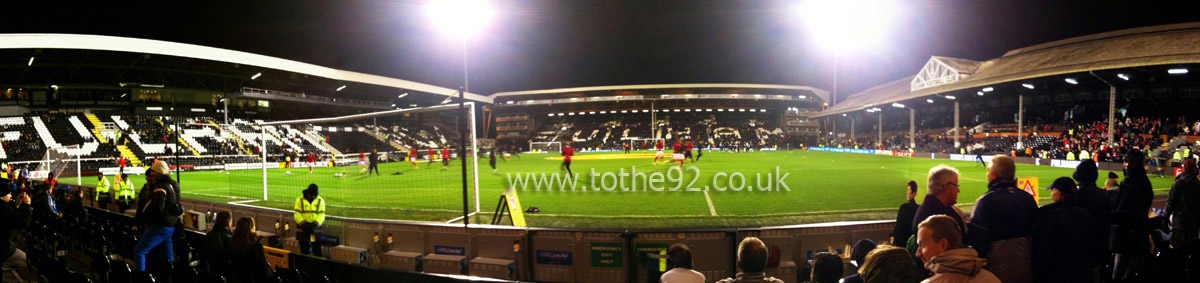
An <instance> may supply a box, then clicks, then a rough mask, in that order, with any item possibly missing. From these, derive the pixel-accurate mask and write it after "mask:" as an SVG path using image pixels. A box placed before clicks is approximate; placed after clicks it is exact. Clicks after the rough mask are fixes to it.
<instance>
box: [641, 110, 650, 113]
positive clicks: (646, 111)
mask: <svg viewBox="0 0 1200 283" xmlns="http://www.w3.org/2000/svg"><path fill="white" fill-rule="evenodd" d="M642 113H650V109H642Z"/></svg>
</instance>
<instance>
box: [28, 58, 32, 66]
mask: <svg viewBox="0 0 1200 283" xmlns="http://www.w3.org/2000/svg"><path fill="white" fill-rule="evenodd" d="M26 66H33V57H29V64H26Z"/></svg>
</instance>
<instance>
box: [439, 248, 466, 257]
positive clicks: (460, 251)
mask: <svg viewBox="0 0 1200 283" xmlns="http://www.w3.org/2000/svg"><path fill="white" fill-rule="evenodd" d="M433 253H435V254H440V255H461V256H465V255H467V249H466V248H463V247H454V246H433Z"/></svg>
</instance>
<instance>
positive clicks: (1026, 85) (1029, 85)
mask: <svg viewBox="0 0 1200 283" xmlns="http://www.w3.org/2000/svg"><path fill="white" fill-rule="evenodd" d="M1021 86H1023V87H1025V88H1028V89H1033V85H1031V84H1021Z"/></svg>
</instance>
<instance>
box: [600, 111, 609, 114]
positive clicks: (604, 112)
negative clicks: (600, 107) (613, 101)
mask: <svg viewBox="0 0 1200 283" xmlns="http://www.w3.org/2000/svg"><path fill="white" fill-rule="evenodd" d="M600 114H608V111H600Z"/></svg>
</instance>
